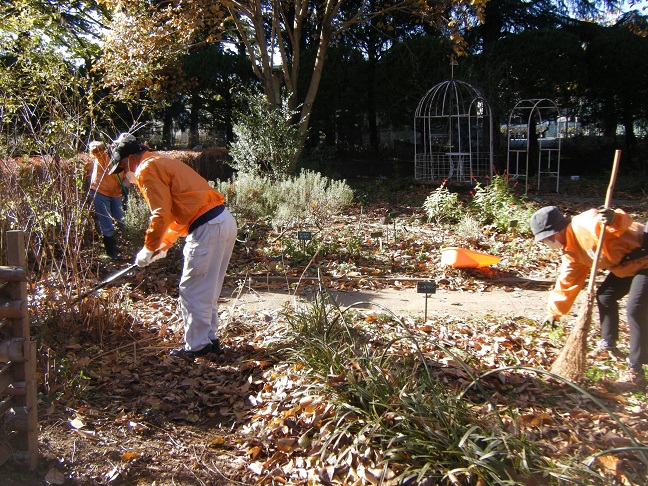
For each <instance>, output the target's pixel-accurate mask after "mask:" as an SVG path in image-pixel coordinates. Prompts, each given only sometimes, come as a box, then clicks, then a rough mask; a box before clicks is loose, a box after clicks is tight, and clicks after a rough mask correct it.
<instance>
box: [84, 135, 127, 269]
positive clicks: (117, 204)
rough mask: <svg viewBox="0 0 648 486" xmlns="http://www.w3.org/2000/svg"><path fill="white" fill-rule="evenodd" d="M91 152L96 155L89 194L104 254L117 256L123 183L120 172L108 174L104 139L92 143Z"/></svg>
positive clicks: (107, 158) (121, 219)
mask: <svg viewBox="0 0 648 486" xmlns="http://www.w3.org/2000/svg"><path fill="white" fill-rule="evenodd" d="M90 153H91V154H92V155H93V156H94V158H95V160H94V163H93V165H92V175H91V176H90V197H91V198H92V204H93V207H94V211H95V216H96V218H97V223H98V225H99V231H100V232H101V236H102V237H103V243H104V247H105V249H106V254H107V255H108V256H109V257H110V258H111V259H117V258H119V253H120V252H119V247H118V246H117V237H116V236H115V233H116V228H115V226H117V227H121V226H123V224H124V222H123V220H124V210H123V208H122V192H123V187H122V182H121V180H120V178H119V175H117V174H110V173H109V172H110V169H111V168H112V165H111V163H110V154H109V153H108V152H107V151H106V145H105V144H104V143H103V142H91V143H90Z"/></svg>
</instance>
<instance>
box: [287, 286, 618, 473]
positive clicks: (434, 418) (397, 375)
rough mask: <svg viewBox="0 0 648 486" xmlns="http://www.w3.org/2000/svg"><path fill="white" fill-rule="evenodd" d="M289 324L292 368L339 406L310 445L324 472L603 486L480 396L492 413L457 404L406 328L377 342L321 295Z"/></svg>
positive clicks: (467, 401) (471, 402) (470, 401)
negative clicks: (347, 467) (339, 466)
mask: <svg viewBox="0 0 648 486" xmlns="http://www.w3.org/2000/svg"><path fill="white" fill-rule="evenodd" d="M286 318H287V322H288V323H289V325H290V328H291V336H290V345H289V346H290V348H291V349H290V356H291V359H293V360H294V361H296V362H299V363H301V364H302V365H303V367H304V369H305V370H307V372H308V373H310V374H311V375H313V377H314V379H313V380H312V382H313V383H319V384H321V385H320V386H321V388H322V391H323V393H325V394H326V395H329V396H333V397H334V399H333V402H334V403H335V404H336V406H337V408H336V411H335V412H334V414H333V416H332V417H331V418H330V421H329V423H328V426H325V427H322V428H321V429H320V431H319V437H317V441H318V443H321V444H323V446H322V450H321V452H320V453H319V454H320V457H321V461H322V462H323V463H327V461H329V460H330V461H335V458H336V457H346V458H348V460H352V461H358V462H360V463H363V464H371V467H374V468H377V469H378V470H381V471H382V474H383V476H382V477H380V478H378V479H377V481H378V484H379V483H380V482H381V481H384V480H386V479H387V478H389V484H467V485H478V484H556V485H557V484H563V482H564V481H565V480H576V481H577V482H579V481H580V482H582V481H583V478H584V477H585V478H586V481H585V482H586V483H588V484H601V485H602V484H605V482H604V478H602V477H601V476H600V475H598V474H597V473H596V472H595V471H593V470H591V469H589V468H586V467H583V465H582V464H578V463H577V461H574V464H573V465H572V463H570V462H569V458H555V457H554V458H548V457H546V456H545V454H544V450H543V449H541V448H540V447H539V446H536V445H535V444H534V442H533V440H532V438H530V437H528V436H526V435H525V434H524V433H523V432H520V431H519V430H520V429H522V428H523V427H520V428H518V427H517V426H515V425H512V426H506V427H505V426H504V424H505V423H506V421H505V420H503V418H502V417H501V416H500V412H499V411H498V409H497V408H496V407H494V406H493V403H492V399H491V398H490V397H489V396H488V395H487V394H486V392H485V391H484V389H481V394H482V395H476V396H475V397H476V398H479V396H482V397H483V398H484V399H485V400H486V401H487V402H488V404H489V405H491V407H490V410H491V412H488V413H479V412H478V410H480V409H482V410H483V408H484V407H483V406H484V403H482V402H481V400H475V398H468V397H467V396H466V395H465V394H462V395H459V396H457V395H456V392H455V391H454V390H455V388H454V386H451V387H449V386H448V385H447V384H446V383H445V382H444V373H443V368H441V369H439V368H438V364H437V365H436V366H435V367H434V368H433V367H432V365H431V364H430V362H429V361H428V359H427V357H426V355H425V354H424V353H423V352H422V351H421V349H422V348H423V346H422V345H423V344H424V341H427V342H426V343H425V344H426V345H430V344H434V343H433V342H432V341H429V340H427V339H424V338H420V337H416V336H414V335H411V334H410V333H409V332H408V331H407V329H406V328H405V327H404V326H403V327H402V328H399V327H397V328H396V330H394V331H393V338H392V340H391V341H386V340H385V339H384V338H385V336H379V337H378V338H377V337H376V336H375V330H374V329H366V328H365V326H366V323H365V322H364V320H363V319H360V318H358V316H356V315H354V314H353V313H350V312H347V310H344V311H342V310H341V309H340V308H339V307H338V306H337V305H336V304H335V302H333V301H332V300H331V299H330V297H325V296H322V292H321V291H320V294H318V295H316V296H315V299H314V301H313V303H312V305H311V306H309V307H306V308H302V309H298V310H295V311H291V312H289V313H288V314H287V315H286ZM439 347H441V346H439ZM442 349H443V348H442ZM446 351H447V350H446ZM453 358H454V359H455V360H457V361H459V362H460V361H461V360H460V359H459V358H458V357H457V356H454V355H453ZM463 364H464V365H465V363H463ZM465 369H469V368H468V366H467V365H465ZM513 419H515V417H513ZM509 422H510V417H509ZM563 459H564V460H563ZM537 481H540V483H537Z"/></svg>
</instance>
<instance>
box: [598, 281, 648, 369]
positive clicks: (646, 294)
mask: <svg viewBox="0 0 648 486" xmlns="http://www.w3.org/2000/svg"><path fill="white" fill-rule="evenodd" d="M626 295H627V296H628V302H627V305H626V312H627V317H628V327H629V330H630V354H629V357H628V360H629V361H630V363H632V364H636V365H638V364H647V363H648V269H644V270H640V271H639V272H638V273H637V274H636V275H635V276H634V277H625V278H620V277H617V276H616V275H614V274H613V273H609V274H608V276H607V277H606V278H605V280H604V281H603V283H602V284H601V285H600V287H599V288H598V289H597V291H596V302H597V304H598V310H599V316H600V318H601V337H602V338H603V339H604V340H605V341H608V342H612V343H616V341H617V339H618V338H619V300H621V299H622V298H623V297H625V296H626Z"/></svg>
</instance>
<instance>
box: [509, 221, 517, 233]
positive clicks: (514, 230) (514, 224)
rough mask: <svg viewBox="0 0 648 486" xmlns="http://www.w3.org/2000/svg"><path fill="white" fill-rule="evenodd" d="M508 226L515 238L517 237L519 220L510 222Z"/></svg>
mask: <svg viewBox="0 0 648 486" xmlns="http://www.w3.org/2000/svg"><path fill="white" fill-rule="evenodd" d="M508 225H509V228H511V232H512V233H513V236H515V235H516V233H517V226H518V221H517V219H512V220H511V221H509V224H508Z"/></svg>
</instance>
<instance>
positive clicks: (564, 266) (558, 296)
mask: <svg viewBox="0 0 648 486" xmlns="http://www.w3.org/2000/svg"><path fill="white" fill-rule="evenodd" d="M590 268H591V267H590V266H589V265H586V264H583V263H579V262H578V261H576V260H575V259H574V258H573V257H572V256H571V255H570V254H569V253H565V254H563V256H562V261H561V265H560V273H559V275H558V279H557V280H556V284H555V285H554V288H553V290H552V291H551V293H550V294H549V306H548V310H549V312H550V313H551V314H552V315H553V316H554V317H560V316H563V315H565V314H567V313H568V312H569V310H570V309H571V308H572V306H573V305H574V301H575V300H576V297H578V293H579V292H580V291H581V289H582V288H583V285H584V284H585V280H586V279H587V275H588V274H589V272H590Z"/></svg>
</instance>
